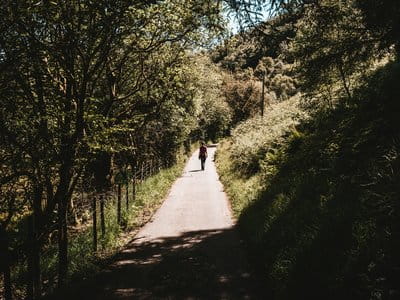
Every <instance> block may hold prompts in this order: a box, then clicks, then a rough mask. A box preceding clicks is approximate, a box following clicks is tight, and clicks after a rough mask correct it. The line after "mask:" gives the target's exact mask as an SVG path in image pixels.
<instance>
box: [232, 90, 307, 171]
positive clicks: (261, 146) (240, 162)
mask: <svg viewBox="0 0 400 300" xmlns="http://www.w3.org/2000/svg"><path fill="white" fill-rule="evenodd" d="M299 102H300V96H299V95H297V96H294V97H292V98H291V99H289V100H287V101H285V102H282V103H278V104H275V105H273V106H271V107H268V109H267V111H266V113H265V115H264V117H255V118H252V119H249V120H247V121H244V122H243V123H241V124H239V125H238V126H237V127H236V128H234V129H233V130H232V150H231V151H230V152H231V153H230V155H231V159H232V160H233V161H234V162H235V164H234V165H233V166H234V168H235V169H236V170H237V171H240V170H241V172H242V173H243V174H249V175H251V174H254V173H256V172H258V171H259V170H260V169H261V168H264V169H268V168H269V167H270V166H267V165H265V164H262V162H263V161H264V159H265V158H266V157H268V158H272V157H275V156H276V155H277V151H279V149H280V148H282V145H283V144H285V143H286V140H287V137H288V136H290V135H291V133H292V132H296V134H298V133H297V131H296V129H295V127H296V126H297V125H298V124H299V123H301V122H304V121H305V120H306V119H307V113H305V112H304V111H303V110H302V109H301V108H300V103H299ZM268 161H270V160H268Z"/></svg>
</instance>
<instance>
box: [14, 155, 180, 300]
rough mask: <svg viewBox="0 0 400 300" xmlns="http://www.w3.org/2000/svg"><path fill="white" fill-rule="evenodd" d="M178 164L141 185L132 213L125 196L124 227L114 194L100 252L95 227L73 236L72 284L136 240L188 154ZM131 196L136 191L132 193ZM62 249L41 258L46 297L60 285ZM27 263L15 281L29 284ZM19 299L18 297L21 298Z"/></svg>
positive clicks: (16, 272) (70, 246) (50, 250)
mask: <svg viewBox="0 0 400 300" xmlns="http://www.w3.org/2000/svg"><path fill="white" fill-rule="evenodd" d="M178 156H179V158H178V162H177V163H176V164H175V165H174V166H172V167H170V168H167V169H162V170H160V172H159V173H157V174H155V175H153V176H151V177H149V178H147V179H146V180H144V181H143V182H139V183H138V184H137V186H136V196H135V201H132V199H131V200H130V206H129V213H127V212H126V209H125V197H124V195H123V197H122V198H123V199H122V200H123V201H122V203H121V204H122V207H123V209H122V216H121V219H122V222H121V223H123V224H125V226H124V227H121V226H120V225H119V224H118V223H117V208H116V199H115V198H116V195H115V193H112V194H110V195H108V196H107V197H111V198H112V199H109V200H111V201H106V203H107V204H106V207H105V225H106V231H105V234H104V235H102V233H101V229H100V220H98V251H97V252H96V253H94V251H93V234H92V231H93V229H92V228H93V227H92V225H90V226H86V227H83V228H81V229H77V230H74V232H73V233H72V234H71V235H70V238H69V244H68V259H69V269H68V281H69V283H72V284H73V283H74V282H79V281H81V280H82V279H84V278H87V277H91V276H93V275H94V274H96V273H98V272H99V271H100V270H101V269H102V268H103V267H104V265H105V264H107V262H108V259H110V258H112V256H113V255H114V254H116V253H117V252H118V251H119V250H120V249H121V248H123V247H124V245H126V244H127V243H128V242H129V241H131V240H132V238H133V236H134V234H135V232H136V231H137V230H138V229H139V228H140V227H141V226H143V225H144V224H145V223H146V222H147V221H148V220H149V219H150V217H151V216H152V214H153V213H154V212H155V210H156V209H157V208H159V206H160V205H161V203H162V201H163V200H164V198H165V197H166V195H167V193H168V191H169V189H170V187H171V186H172V184H173V182H174V181H175V180H176V178H177V177H178V176H179V175H180V174H181V173H182V170H183V167H184V164H185V160H186V158H185V155H184V154H183V153H180V154H179V155H178ZM130 194H132V191H131V190H130ZM57 257H58V248H57V244H56V243H49V244H48V245H47V246H45V247H44V249H43V252H42V255H41V270H42V279H43V291H45V293H46V294H49V293H51V292H52V291H54V289H55V287H56V285H57V268H58V259H57ZM26 271H27V270H26V264H17V265H16V266H15V268H14V269H13V274H12V275H13V278H14V280H15V281H16V282H25V281H26V280H25V279H24V278H23V275H21V274H26V273H27V272H26ZM17 292H18V293H16V295H19V296H20V297H21V298H23V297H25V296H24V293H23V291H22V290H21V291H17ZM19 296H18V297H19Z"/></svg>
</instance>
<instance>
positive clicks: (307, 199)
mask: <svg viewBox="0 0 400 300" xmlns="http://www.w3.org/2000/svg"><path fill="white" fill-rule="evenodd" d="M399 78H400V65H399V64H396V63H390V64H388V65H386V66H385V67H383V68H381V69H380V70H378V71H376V72H375V74H374V75H373V76H371V77H370V79H369V80H368V81H367V82H366V83H365V84H364V86H363V87H361V88H360V89H359V90H358V91H357V92H356V93H355V94H354V96H353V99H352V100H353V103H354V104H353V105H351V106H350V107H349V106H338V107H337V108H336V109H334V110H331V111H329V112H319V113H318V114H313V117H312V119H311V120H307V119H306V118H303V119H299V120H300V124H299V125H296V124H294V125H296V127H294V126H293V124H290V122H289V123H288V124H287V125H285V124H283V125H282V126H283V127H285V126H286V130H282V131H281V133H280V134H277V135H276V137H275V138H272V139H271V138H268V137H265V132H266V131H265V130H264V133H260V132H262V130H261V127H260V125H257V124H255V123H256V122H254V120H249V121H247V124H242V125H239V126H242V127H246V126H247V129H246V130H236V131H235V130H234V131H233V136H232V138H231V139H229V140H227V141H225V142H224V143H223V145H222V147H221V149H220V150H219V152H218V155H217V165H218V168H219V173H220V175H221V179H222V182H223V183H224V186H225V189H226V191H227V193H228V195H229V196H230V198H231V201H232V204H233V208H234V211H235V213H236V216H237V218H238V223H239V226H240V228H241V230H242V234H243V237H244V238H245V239H246V241H247V243H248V245H249V251H250V252H251V254H252V257H253V258H254V263H255V265H256V266H258V267H259V271H260V274H261V275H262V276H263V277H264V278H265V283H266V285H265V286H266V288H267V289H268V290H269V292H270V293H271V295H272V296H273V299H300V298H301V299H306V298H308V299H310V298H311V299H316V298H319V299H322V298H323V299H398V298H399V297H400V289H399V287H398V282H397V281H396V280H397V279H398V278H400V256H399V253H400V215H399V195H400V122H399V121H398V112H399V111H400V102H399V101H398V99H399V96H400V85H399V82H398V80H399ZM268 117H269V115H268V114H267V115H266V116H265V118H267V119H268ZM252 122H253V123H252ZM277 122H279V120H278V119H277ZM275 126H277V125H276V124H275ZM251 133H254V134H255V136H256V135H257V134H258V133H259V135H258V137H257V139H263V141H261V142H260V141H258V142H257V145H256V143H255V142H250V143H249V144H248V148H249V149H251V151H245V150H244V148H243V147H241V145H240V143H241V142H242V141H243V139H245V138H246V135H247V136H249V134H250V135H251ZM253 140H256V138H254V139H253ZM252 147H253V148H252ZM241 149H243V150H241ZM252 153H256V154H257V155H254V154H252ZM241 155H242V156H241ZM250 156H251V157H252V158H251V159H249V157H250ZM238 166H239V167H238Z"/></svg>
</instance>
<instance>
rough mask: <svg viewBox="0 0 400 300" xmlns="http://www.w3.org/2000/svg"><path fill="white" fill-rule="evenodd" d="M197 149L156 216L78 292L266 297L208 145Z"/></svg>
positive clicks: (90, 295)
mask: <svg viewBox="0 0 400 300" xmlns="http://www.w3.org/2000/svg"><path fill="white" fill-rule="evenodd" d="M208 154H209V155H208V159H207V162H206V168H205V171H201V168H200V161H199V160H198V159H197V152H196V153H194V154H193V155H192V157H191V158H190V159H189V161H188V163H187V165H186V167H185V169H184V172H183V174H182V176H181V177H180V178H179V179H178V180H177V181H176V182H175V183H174V185H173V187H172V188H171V191H170V193H169V195H168V197H167V198H166V200H165V202H164V203H163V205H162V206H161V207H160V209H159V210H158V211H157V212H156V213H155V214H154V216H153V218H152V219H151V220H150V221H149V222H148V223H147V224H146V226H144V227H143V228H142V229H141V230H140V231H139V233H138V234H137V235H136V237H135V238H134V240H133V241H132V242H131V243H130V244H129V245H128V246H127V248H126V249H125V250H124V251H122V252H121V253H120V254H118V255H117V256H116V257H115V258H114V260H113V261H112V262H111V264H110V265H109V266H108V267H107V268H106V270H105V271H104V272H102V273H101V274H100V275H98V276H96V277H94V278H92V279H91V280H87V281H84V282H83V283H81V285H80V286H79V287H77V288H75V289H73V291H72V290H70V291H69V292H68V293H64V295H63V297H65V298H68V299H72V298H73V297H76V296H79V299H85V297H87V298H88V299H260V298H262V297H261V296H260V294H259V293H258V292H259V290H260V289H259V288H257V285H256V283H255V280H254V278H253V276H251V272H250V270H249V266H248V263H247V260H246V257H245V255H244V252H243V250H242V246H241V243H240V240H239V238H238V235H237V232H236V229H235V227H234V222H233V220H232V217H231V212H230V209H229V203H228V200H227V197H226V195H225V193H224V192H223V187H222V185H221V183H220V181H219V180H218V175H217V172H216V169H215V165H214V162H213V158H214V154H215V147H209V148H208Z"/></svg>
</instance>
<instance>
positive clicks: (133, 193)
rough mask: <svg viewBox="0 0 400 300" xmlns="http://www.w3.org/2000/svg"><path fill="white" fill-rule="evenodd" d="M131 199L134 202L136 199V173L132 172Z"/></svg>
mask: <svg viewBox="0 0 400 300" xmlns="http://www.w3.org/2000/svg"><path fill="white" fill-rule="evenodd" d="M132 201H133V203H135V201H136V175H135V172H133V179H132Z"/></svg>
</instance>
